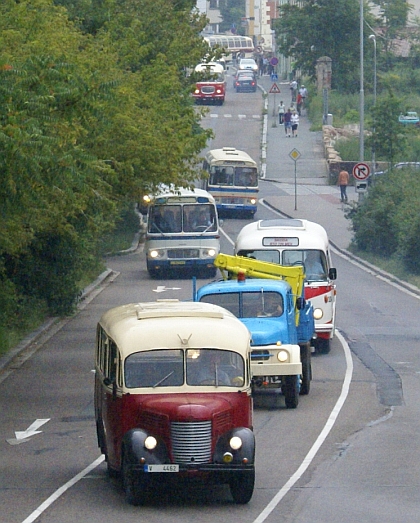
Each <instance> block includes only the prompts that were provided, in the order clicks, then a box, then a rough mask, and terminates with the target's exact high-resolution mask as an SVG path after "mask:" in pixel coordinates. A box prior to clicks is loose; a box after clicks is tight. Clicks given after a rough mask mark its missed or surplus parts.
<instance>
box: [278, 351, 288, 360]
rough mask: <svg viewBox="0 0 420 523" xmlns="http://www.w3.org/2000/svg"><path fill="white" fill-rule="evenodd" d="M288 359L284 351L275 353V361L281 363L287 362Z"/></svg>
mask: <svg viewBox="0 0 420 523" xmlns="http://www.w3.org/2000/svg"><path fill="white" fill-rule="evenodd" d="M288 358H289V354H288V353H287V351H285V350H281V351H279V352H278V353H277V359H278V360H279V361H281V362H284V361H287V360H288Z"/></svg>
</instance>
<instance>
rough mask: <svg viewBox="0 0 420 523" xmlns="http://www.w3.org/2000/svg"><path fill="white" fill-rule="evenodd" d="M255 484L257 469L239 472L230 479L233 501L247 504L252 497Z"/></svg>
mask: <svg viewBox="0 0 420 523" xmlns="http://www.w3.org/2000/svg"><path fill="white" fill-rule="evenodd" d="M254 485H255V469H252V471H250V472H238V473H236V474H235V475H234V476H232V478H231V480H230V481H229V488H230V493H231V495H232V498H233V501H234V502H235V503H237V504H238V505H245V504H246V503H248V502H249V500H250V499H251V498H252V494H253V493H254Z"/></svg>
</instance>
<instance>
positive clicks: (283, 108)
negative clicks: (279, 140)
mask: <svg viewBox="0 0 420 523" xmlns="http://www.w3.org/2000/svg"><path fill="white" fill-rule="evenodd" d="M278 112H279V124H280V125H283V120H284V113H285V112H286V106H285V105H284V103H283V102H282V101H281V102H280V103H279V107H278Z"/></svg>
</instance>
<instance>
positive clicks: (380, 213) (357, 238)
mask: <svg viewBox="0 0 420 523" xmlns="http://www.w3.org/2000/svg"><path fill="white" fill-rule="evenodd" d="M419 198H420V178H419V177H418V173H417V172H416V171H412V170H410V169H398V170H395V171H389V173H387V174H385V175H383V176H382V177H381V179H379V180H378V181H377V182H376V183H375V184H374V186H373V187H372V188H371V189H370V190H369V192H368V194H367V197H366V198H365V200H364V202H363V203H362V204H361V205H360V206H359V207H358V208H357V210H356V211H355V212H354V213H353V215H352V223H353V230H354V242H355V244H356V245H357V246H358V247H359V248H360V249H362V250H365V251H368V252H372V253H374V254H378V255H381V256H383V257H388V258H389V257H395V258H397V259H398V260H400V261H401V263H402V264H403V266H404V268H405V269H406V270H408V271H410V272H412V273H414V274H420V258H419V255H418V253H419V249H420V239H419V238H420V236H419V233H420V214H419V213H418V212H417V209H418V202H419Z"/></svg>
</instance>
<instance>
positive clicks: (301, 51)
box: [274, 0, 372, 92]
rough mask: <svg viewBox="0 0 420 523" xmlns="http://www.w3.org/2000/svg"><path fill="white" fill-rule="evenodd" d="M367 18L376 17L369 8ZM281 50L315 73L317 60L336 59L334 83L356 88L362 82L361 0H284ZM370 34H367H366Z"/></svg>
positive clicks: (345, 88)
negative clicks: (360, 43)
mask: <svg viewBox="0 0 420 523" xmlns="http://www.w3.org/2000/svg"><path fill="white" fill-rule="evenodd" d="M365 18H366V20H367V21H369V22H372V17H371V16H370V15H369V13H368V12H365ZM274 29H275V33H276V40H277V44H278V47H279V50H280V52H281V53H282V54H283V55H285V56H290V57H293V59H294V61H295V65H296V69H299V70H300V71H301V72H302V73H303V74H305V75H308V76H310V77H315V66H316V61H317V59H318V58H320V57H321V56H329V57H330V58H331V59H332V87H333V88H334V89H338V90H340V91H342V92H355V91H356V90H357V89H358V88H359V84H360V80H359V78H360V74H359V71H360V46H359V42H360V8H359V1H358V0H335V1H334V2H331V1H330V0H302V2H296V3H293V4H292V3H286V4H282V5H281V6H280V8H279V19H278V20H277V21H276V22H275V24H274ZM366 38H367V36H366Z"/></svg>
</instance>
